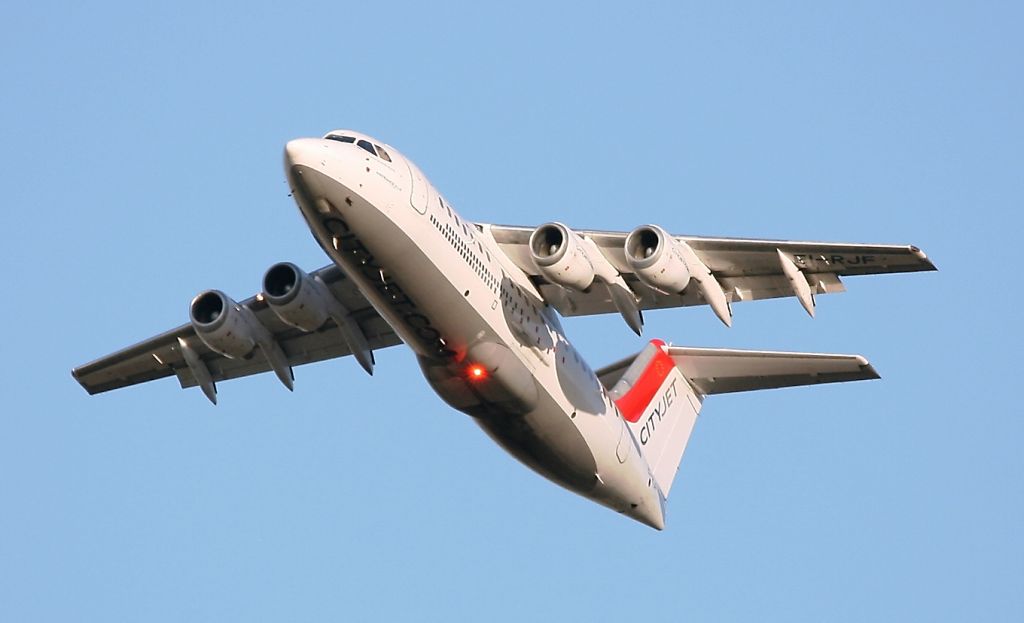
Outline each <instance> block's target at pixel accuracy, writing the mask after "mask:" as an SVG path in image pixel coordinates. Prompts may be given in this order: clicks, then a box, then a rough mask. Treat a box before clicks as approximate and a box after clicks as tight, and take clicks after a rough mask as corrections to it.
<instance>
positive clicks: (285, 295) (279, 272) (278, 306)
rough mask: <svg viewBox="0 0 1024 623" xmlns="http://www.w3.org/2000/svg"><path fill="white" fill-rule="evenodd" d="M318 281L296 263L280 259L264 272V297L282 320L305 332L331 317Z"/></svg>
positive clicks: (313, 329) (315, 328)
mask: <svg viewBox="0 0 1024 623" xmlns="http://www.w3.org/2000/svg"><path fill="white" fill-rule="evenodd" d="M318 285H319V284H317V283H315V282H314V281H313V279H312V278H311V277H310V276H309V275H307V274H306V273H305V272H303V270H302V269H301V268H299V267H298V266H296V265H295V264H292V263H291V262H280V263H278V264H274V265H273V266H271V267H270V269H269V270H267V273H266V274H265V275H264V276H263V298H264V299H266V301H267V303H269V304H270V309H272V310H273V311H274V313H275V314H277V317H278V318H280V319H281V322H283V323H285V324H287V325H289V326H292V327H295V328H296V329H301V330H303V331H306V332H307V333H308V332H310V331H316V330H317V329H319V328H320V327H322V326H324V323H325V322H327V319H328V318H329V317H330V311H329V310H328V308H327V305H326V304H325V303H324V300H323V297H322V296H321V293H320V291H319V288H317V286H318Z"/></svg>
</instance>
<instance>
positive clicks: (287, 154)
mask: <svg viewBox="0 0 1024 623" xmlns="http://www.w3.org/2000/svg"><path fill="white" fill-rule="evenodd" d="M323 148H324V147H323V141H321V140H320V139H316V138H297V139H295V140H291V141H288V143H287V144H285V146H284V166H285V169H291V168H292V167H293V166H295V165H298V164H301V165H306V166H310V165H312V164H313V163H314V162H316V161H317V160H318V159H321V154H320V153H319V152H322V151H323Z"/></svg>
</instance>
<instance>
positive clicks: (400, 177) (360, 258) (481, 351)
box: [285, 131, 664, 529]
mask: <svg viewBox="0 0 1024 623" xmlns="http://www.w3.org/2000/svg"><path fill="white" fill-rule="evenodd" d="M332 134H333V135H345V136H347V137H351V138H353V139H354V140H356V141H359V140H364V141H367V142H369V143H370V144H376V145H378V146H379V145H381V143H379V142H377V141H374V140H373V139H372V138H370V137H367V136H365V135H362V134H359V133H356V132H351V131H337V132H334V133H332ZM386 150H387V152H386V153H387V154H388V155H389V157H390V162H389V161H387V160H386V159H383V158H381V157H379V156H377V155H375V154H372V153H370V151H368V150H366V149H363V148H361V147H359V146H358V145H357V144H356V143H355V142H341V141H338V140H327V139H298V140H294V141H291V142H289V143H288V145H287V146H286V148H285V168H286V170H287V174H288V179H289V183H290V185H291V188H292V191H293V193H294V197H295V200H296V203H298V205H299V208H300V210H301V211H302V214H303V216H304V218H305V219H306V221H307V223H308V224H309V227H310V229H311V230H312V232H313V234H314V236H315V238H316V239H317V241H318V242H319V244H320V245H321V247H323V249H324V250H325V252H327V254H328V255H329V256H330V257H331V258H332V260H333V261H334V262H335V263H336V264H337V265H338V266H339V267H340V268H341V269H342V270H343V271H344V272H345V274H346V275H347V276H348V277H349V278H350V279H351V280H352V281H353V282H354V283H355V284H356V286H357V287H358V288H359V289H360V291H361V292H362V294H363V295H364V296H365V297H366V299H367V300H368V301H369V302H370V304H371V305H373V307H374V308H375V309H376V311H377V312H378V313H379V314H380V315H381V316H382V317H383V318H384V319H385V320H387V322H388V323H389V324H390V325H391V326H392V328H393V329H394V330H395V332H396V333H397V334H398V335H399V336H400V337H401V338H402V340H403V341H404V342H405V343H406V344H407V345H408V346H409V347H410V348H412V349H413V351H414V352H415V353H416V355H417V356H418V358H419V361H420V365H421V367H422V368H423V371H424V374H425V376H426V378H427V380H428V382H429V383H430V384H431V386H432V387H433V388H434V390H435V391H436V392H437V393H438V394H439V395H440V396H441V397H442V398H443V399H444V400H445V401H446V402H448V403H449V404H450V405H452V406H453V407H455V408H456V409H459V410H461V411H464V412H466V413H468V414H470V415H471V416H473V418H474V419H475V421H476V422H477V423H478V424H479V425H480V426H481V427H482V428H483V429H484V430H485V431H486V432H487V433H488V434H489V435H490V436H491V437H492V438H493V439H494V440H495V441H496V442H497V443H498V444H500V445H501V446H502V447H503V448H505V449H506V450H507V451H509V452H510V453H511V454H513V455H514V456H515V457H516V458H517V459H519V460H520V461H522V462H523V463H525V464H526V465H528V466H529V467H531V468H532V469H534V470H535V471H537V472H538V473H540V474H542V475H544V476H545V477H547V478H549V479H550V480H552V481H554V482H556V483H558V484H559V485H562V486H564V487H566V488H568V489H570V490H572V491H574V492H576V493H579V494H580V495H583V496H585V497H587V498H589V499H592V500H594V501H596V502H598V503H600V504H603V505H605V506H608V507H609V508H612V509H614V510H616V511H618V512H621V513H624V514H626V515H628V516H630V517H633V518H635V519H637V520H639V521H641V522H643V523H646V524H648V525H651V526H653V527H656V528H659V529H660V528H662V527H663V525H664V516H663V502H664V500H663V499H662V497H661V495H660V494H659V491H658V489H657V487H656V485H654V484H653V483H652V481H651V474H650V470H649V468H648V465H647V463H646V461H645V460H644V459H643V457H642V456H641V455H640V453H639V451H638V450H637V448H636V447H635V443H634V441H633V438H632V436H631V434H630V432H629V431H628V430H627V427H626V424H625V422H624V421H623V420H622V418H621V416H620V415H619V413H618V411H617V409H616V407H615V404H614V403H613V402H612V400H611V398H610V397H609V396H608V394H607V393H606V392H605V390H604V388H603V386H602V385H601V383H600V382H599V381H598V379H597V376H596V375H595V374H594V372H593V370H591V368H590V367H589V366H588V365H587V364H586V363H585V362H584V361H583V359H582V358H581V357H580V356H579V354H578V353H577V352H576V350H575V349H574V348H573V346H572V345H571V344H570V343H569V341H568V340H567V338H566V337H565V334H564V332H563V330H562V327H561V324H560V322H559V319H558V316H557V315H556V313H555V311H554V310H553V309H552V308H551V307H549V306H548V305H546V304H545V303H544V302H543V299H542V298H541V296H540V294H539V293H538V291H537V289H536V288H535V286H534V284H533V283H532V282H531V281H530V280H529V278H528V277H527V276H526V275H525V274H524V273H523V271H522V270H520V269H519V268H518V267H516V266H515V265H514V264H513V263H512V262H511V261H509V260H508V259H507V258H506V256H505V255H504V253H502V252H501V251H500V250H498V248H497V244H496V243H495V242H494V240H493V238H492V237H491V235H490V232H489V231H488V230H487V228H486V227H484V228H482V229H481V228H478V227H477V226H476V225H474V224H473V223H471V222H467V221H465V220H463V219H462V218H461V217H460V216H459V215H458V214H457V213H456V212H455V210H454V209H453V208H452V207H451V205H450V204H449V203H448V202H447V201H446V200H444V198H443V197H442V196H441V195H440V194H439V193H438V192H437V190H436V189H434V187H433V186H431V184H430V183H429V182H428V181H427V179H426V177H425V176H423V174H422V173H421V172H420V171H419V169H418V168H417V167H416V166H415V165H414V164H413V163H412V162H411V161H409V160H408V159H406V158H404V157H403V156H401V154H399V153H398V152H397V151H395V150H394V149H393V148H391V147H386Z"/></svg>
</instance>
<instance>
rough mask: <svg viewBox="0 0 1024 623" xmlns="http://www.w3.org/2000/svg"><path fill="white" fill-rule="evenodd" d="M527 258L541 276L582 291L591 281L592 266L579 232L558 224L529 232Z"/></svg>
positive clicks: (592, 277)
mask: <svg viewBox="0 0 1024 623" xmlns="http://www.w3.org/2000/svg"><path fill="white" fill-rule="evenodd" d="M529 247H530V258H531V259H533V263H534V265H535V266H536V267H537V270H538V271H540V274H541V275H543V276H544V278H545V279H547V280H548V281H550V282H551V283H554V284H556V285H559V286H562V287H563V288H570V289H572V290H579V291H584V290H586V289H587V288H589V287H590V285H591V284H592V283H594V276H595V273H594V265H593V263H592V262H591V261H590V258H589V257H588V255H587V252H586V250H584V248H583V245H582V244H581V243H580V238H579V235H578V234H576V232H574V231H572V230H571V229H569V228H568V227H566V226H565V225H563V224H561V223H546V224H544V225H541V226H540V227H538V228H537V229H535V230H534V232H533V234H531V235H530V243H529Z"/></svg>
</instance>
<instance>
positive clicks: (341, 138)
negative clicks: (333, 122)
mask: <svg viewBox="0 0 1024 623" xmlns="http://www.w3.org/2000/svg"><path fill="white" fill-rule="evenodd" d="M325 138H326V139H327V140H329V141H339V142H341V143H354V142H356V139H354V138H353V137H351V136H338V135H337V134H328V135H327V136H326V137H325Z"/></svg>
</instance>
